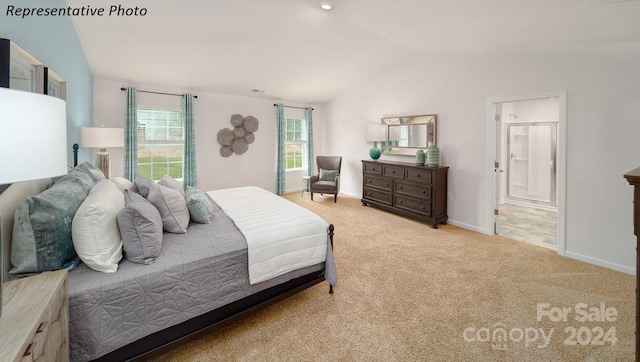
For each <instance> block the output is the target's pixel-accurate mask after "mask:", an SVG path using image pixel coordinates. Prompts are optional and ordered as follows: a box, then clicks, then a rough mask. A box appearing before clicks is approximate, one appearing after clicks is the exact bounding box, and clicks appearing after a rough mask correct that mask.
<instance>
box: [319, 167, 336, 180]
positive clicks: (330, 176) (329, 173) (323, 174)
mask: <svg viewBox="0 0 640 362" xmlns="http://www.w3.org/2000/svg"><path fill="white" fill-rule="evenodd" d="M338 172H339V171H338V170H325V169H322V168H321V169H320V181H331V182H335V181H336V177H337V176H338Z"/></svg>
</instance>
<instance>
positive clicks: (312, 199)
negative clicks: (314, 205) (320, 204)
mask: <svg viewBox="0 0 640 362" xmlns="http://www.w3.org/2000/svg"><path fill="white" fill-rule="evenodd" d="M311 201H313V192H312V193H311Z"/></svg>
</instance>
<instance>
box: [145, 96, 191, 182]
mask: <svg viewBox="0 0 640 362" xmlns="http://www.w3.org/2000/svg"><path fill="white" fill-rule="evenodd" d="M183 149H184V129H183V125H182V111H179V110H162V109H141V108H140V109H138V173H139V174H140V175H142V176H146V177H149V178H151V179H153V180H159V179H161V178H162V176H164V175H165V174H168V175H169V176H171V177H173V178H174V179H176V180H181V179H182V157H183V156H182V155H183Z"/></svg>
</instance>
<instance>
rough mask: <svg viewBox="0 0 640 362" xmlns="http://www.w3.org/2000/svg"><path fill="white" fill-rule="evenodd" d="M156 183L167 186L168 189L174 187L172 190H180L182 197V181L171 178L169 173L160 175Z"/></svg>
mask: <svg viewBox="0 0 640 362" xmlns="http://www.w3.org/2000/svg"><path fill="white" fill-rule="evenodd" d="M158 185H162V186H166V187H168V188H170V189H174V190H176V191H178V192H180V194H182V197H184V187H183V186H182V182H178V181H176V180H175V179H173V178H172V177H171V176H169V175H164V176H162V178H161V179H160V181H158Z"/></svg>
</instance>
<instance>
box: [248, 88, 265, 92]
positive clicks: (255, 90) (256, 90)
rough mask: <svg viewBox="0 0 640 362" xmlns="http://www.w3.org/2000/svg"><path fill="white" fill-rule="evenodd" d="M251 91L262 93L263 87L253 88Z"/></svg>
mask: <svg viewBox="0 0 640 362" xmlns="http://www.w3.org/2000/svg"><path fill="white" fill-rule="evenodd" d="M251 92H253V93H264V89H257V88H254V89H252V90H251Z"/></svg>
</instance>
